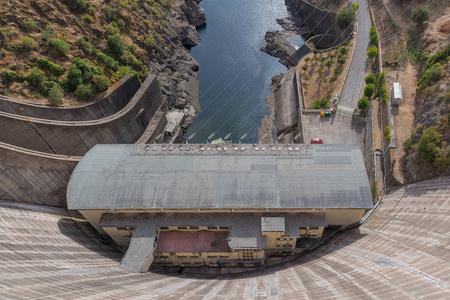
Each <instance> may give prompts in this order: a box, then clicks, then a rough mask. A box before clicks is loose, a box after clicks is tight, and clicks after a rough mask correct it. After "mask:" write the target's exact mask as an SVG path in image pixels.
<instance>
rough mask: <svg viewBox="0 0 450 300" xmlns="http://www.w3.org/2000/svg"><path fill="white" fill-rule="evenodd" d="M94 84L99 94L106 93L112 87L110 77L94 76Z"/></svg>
mask: <svg viewBox="0 0 450 300" xmlns="http://www.w3.org/2000/svg"><path fill="white" fill-rule="evenodd" d="M92 82H94V84H95V87H96V89H97V91H99V92H103V91H106V90H107V89H108V88H109V86H110V83H109V79H108V77H106V76H103V75H94V76H92Z"/></svg>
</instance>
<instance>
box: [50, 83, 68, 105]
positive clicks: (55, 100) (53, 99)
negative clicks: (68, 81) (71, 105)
mask: <svg viewBox="0 0 450 300" xmlns="http://www.w3.org/2000/svg"><path fill="white" fill-rule="evenodd" d="M63 97H64V90H63V89H62V88H61V87H60V86H59V85H58V84H56V85H54V86H53V87H52V88H51V89H50V91H49V93H48V102H49V103H50V104H51V105H53V106H58V105H61V104H62V102H63Z"/></svg>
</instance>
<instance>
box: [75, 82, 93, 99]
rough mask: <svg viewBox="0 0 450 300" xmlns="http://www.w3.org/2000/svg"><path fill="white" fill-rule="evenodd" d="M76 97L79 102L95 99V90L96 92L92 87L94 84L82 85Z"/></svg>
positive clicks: (78, 88) (77, 90) (76, 92)
mask: <svg viewBox="0 0 450 300" xmlns="http://www.w3.org/2000/svg"><path fill="white" fill-rule="evenodd" d="M74 95H75V97H77V99H79V100H82V101H87V100H90V99H92V97H94V95H95V90H94V87H93V86H92V84H80V85H79V86H78V87H77V89H76V91H75V93H74Z"/></svg>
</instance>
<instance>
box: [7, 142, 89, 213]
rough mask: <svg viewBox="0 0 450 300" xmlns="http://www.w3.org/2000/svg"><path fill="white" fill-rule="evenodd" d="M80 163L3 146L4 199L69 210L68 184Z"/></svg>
mask: <svg viewBox="0 0 450 300" xmlns="http://www.w3.org/2000/svg"><path fill="white" fill-rule="evenodd" d="M80 159H81V157H64V156H58V155H45V154H41V153H37V152H33V151H29V150H26V149H17V148H15V147H10V146H8V145H5V144H2V143H0V178H1V180H0V199H2V200H8V201H18V202H25V203H32V204H40V205H48V206H58V207H67V204H66V188H67V182H68V181H69V178H70V175H71V174H72V171H73V169H74V168H75V166H76V164H77V163H78V161H79V160H80Z"/></svg>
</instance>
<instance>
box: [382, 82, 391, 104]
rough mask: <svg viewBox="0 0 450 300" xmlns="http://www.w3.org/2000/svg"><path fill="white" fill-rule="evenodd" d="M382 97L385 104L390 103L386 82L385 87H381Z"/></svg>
mask: <svg viewBox="0 0 450 300" xmlns="http://www.w3.org/2000/svg"><path fill="white" fill-rule="evenodd" d="M380 97H381V99H383V103H384V104H388V102H389V92H388V89H387V86H386V84H384V85H383V87H382V88H381V95H380Z"/></svg>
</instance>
